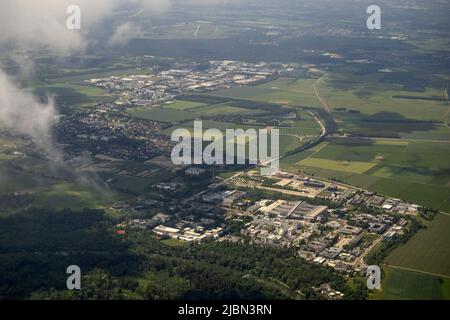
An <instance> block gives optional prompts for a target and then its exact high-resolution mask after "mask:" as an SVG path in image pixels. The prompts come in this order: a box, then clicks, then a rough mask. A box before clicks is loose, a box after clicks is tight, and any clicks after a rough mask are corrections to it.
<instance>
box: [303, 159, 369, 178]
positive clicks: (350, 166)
mask: <svg viewBox="0 0 450 320" xmlns="http://www.w3.org/2000/svg"><path fill="white" fill-rule="evenodd" d="M298 164H299V165H301V166H307V167H313V168H322V169H331V170H335V171H343V172H352V173H359V174H362V173H364V172H366V171H368V170H370V169H372V168H373V167H374V166H376V165H377V164H376V163H373V162H359V161H336V160H328V159H317V158H308V159H305V160H303V161H300V162H299V163H298Z"/></svg>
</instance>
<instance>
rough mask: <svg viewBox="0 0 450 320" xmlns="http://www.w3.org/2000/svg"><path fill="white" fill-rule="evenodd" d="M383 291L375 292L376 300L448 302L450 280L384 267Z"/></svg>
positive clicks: (372, 297) (373, 296) (372, 295)
mask: <svg viewBox="0 0 450 320" xmlns="http://www.w3.org/2000/svg"><path fill="white" fill-rule="evenodd" d="M383 272H384V279H383V282H382V290H380V291H374V292H373V293H372V294H371V295H370V298H371V299H375V300H448V299H450V279H449V278H443V277H436V276H432V275H428V274H423V273H419V272H413V271H407V270H401V269H395V268H392V267H389V266H383Z"/></svg>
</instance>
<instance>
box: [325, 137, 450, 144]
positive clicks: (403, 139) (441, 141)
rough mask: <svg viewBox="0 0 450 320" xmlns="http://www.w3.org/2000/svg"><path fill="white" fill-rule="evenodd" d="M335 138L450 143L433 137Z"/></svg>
mask: <svg viewBox="0 0 450 320" xmlns="http://www.w3.org/2000/svg"><path fill="white" fill-rule="evenodd" d="M330 138H333V139H352V138H358V139H367V140H386V141H404V142H435V143H450V140H432V139H409V138H383V137H364V136H357V137H341V136H331V137H330Z"/></svg>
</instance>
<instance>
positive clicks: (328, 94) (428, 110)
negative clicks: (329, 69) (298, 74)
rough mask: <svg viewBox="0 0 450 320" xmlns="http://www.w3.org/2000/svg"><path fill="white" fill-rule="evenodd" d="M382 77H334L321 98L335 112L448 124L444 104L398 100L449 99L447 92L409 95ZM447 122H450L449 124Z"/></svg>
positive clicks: (324, 84)
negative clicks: (446, 97) (396, 116)
mask: <svg viewBox="0 0 450 320" xmlns="http://www.w3.org/2000/svg"><path fill="white" fill-rule="evenodd" d="M381 77H382V76H381V75H369V76H356V75H352V80H348V78H346V76H345V75H339V74H331V75H329V77H328V78H327V79H325V80H324V81H322V82H321V83H320V94H321V96H322V97H323V98H324V99H325V100H326V101H327V102H328V103H329V104H330V106H331V108H332V109H335V108H342V107H344V108H347V109H354V110H359V111H360V112H361V113H363V114H365V115H375V114H379V113H388V112H389V113H395V114H398V115H400V116H401V117H403V118H406V119H414V120H420V121H425V120H435V121H443V120H444V121H448V119H449V115H448V114H447V111H448V106H447V105H446V104H445V102H443V101H437V100H419V99H398V98H395V97H398V96H412V97H414V96H415V97H427V98H430V99H432V98H441V99H444V98H445V94H444V89H443V88H442V89H436V88H426V89H425V90H424V91H423V92H414V91H406V90H405V89H404V88H403V87H402V86H401V85H398V84H392V83H386V82H382V81H380V79H382V78H381ZM445 119H447V120H445Z"/></svg>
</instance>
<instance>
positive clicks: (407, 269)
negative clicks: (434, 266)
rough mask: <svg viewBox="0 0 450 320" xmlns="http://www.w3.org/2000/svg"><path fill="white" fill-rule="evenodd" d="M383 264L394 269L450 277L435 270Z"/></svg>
mask: <svg viewBox="0 0 450 320" xmlns="http://www.w3.org/2000/svg"><path fill="white" fill-rule="evenodd" d="M382 265H383V266H386V267H390V268H393V269H399V270H405V271H411V272H417V273H423V274H428V275H430V276H435V277H443V278H450V276H447V275H445V274H439V273H433V272H427V271H422V270H417V269H412V268H406V267H399V266H393V265H390V264H385V263H383V264H382Z"/></svg>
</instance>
